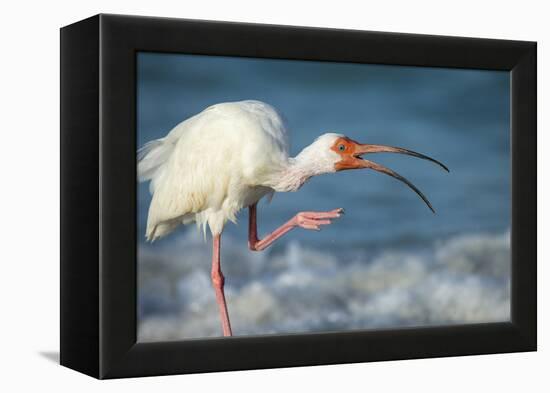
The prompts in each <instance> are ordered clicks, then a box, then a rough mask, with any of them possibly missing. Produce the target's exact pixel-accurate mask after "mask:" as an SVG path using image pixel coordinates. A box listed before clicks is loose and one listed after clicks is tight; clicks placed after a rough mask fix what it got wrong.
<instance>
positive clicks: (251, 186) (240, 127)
mask: <svg viewBox="0 0 550 393" xmlns="http://www.w3.org/2000/svg"><path fill="white" fill-rule="evenodd" d="M287 137H288V132H287V129H286V128H285V125H284V122H283V120H282V118H281V116H280V115H279V114H278V113H277V111H276V110H275V109H274V108H273V107H272V106H270V105H268V104H266V103H263V102H260V101H252V100H247V101H240V102H228V103H221V104H217V105H213V106H210V107H208V108H206V109H205V110H204V111H202V112H201V113H199V114H197V115H195V116H193V117H191V118H189V119H187V120H185V121H183V122H181V123H180V124H178V125H177V126H176V127H175V128H174V129H172V130H171V131H170V132H169V133H168V134H167V135H166V136H165V137H164V138H161V139H157V140H153V141H151V142H149V143H147V144H146V145H144V146H143V147H142V148H141V149H140V150H139V151H138V177H139V180H140V181H146V180H150V181H151V184H150V191H151V193H152V200H151V205H150V207H149V214H148V218H147V230H146V237H147V239H148V240H150V241H154V240H155V239H158V238H160V237H162V236H166V235H168V234H169V233H170V232H172V231H173V230H174V229H175V228H176V227H178V226H179V225H180V224H189V223H192V222H195V223H196V224H197V225H198V226H199V227H201V228H202V230H203V231H206V226H207V225H208V227H209V228H210V232H211V233H212V237H213V255H212V273H211V278H212V285H213V286H214V290H215V293H216V301H217V304H218V307H219V312H220V317H221V324H222V330H223V335H224V336H231V334H232V333H231V324H230V321H229V314H228V312H227V305H226V301H225V295H224V276H223V274H222V270H221V265H220V241H221V234H222V230H223V228H224V225H225V224H226V222H227V221H228V220H229V221H232V222H235V221H236V215H237V213H238V212H239V210H241V209H243V208H246V207H248V209H249V237H248V246H249V248H250V249H251V250H252V251H261V250H264V249H266V248H267V247H269V246H270V245H271V244H273V242H274V241H276V240H277V239H279V238H280V237H281V236H283V235H285V234H286V233H288V232H289V231H291V230H292V229H294V228H297V227H300V228H304V229H309V230H319V229H320V228H321V226H322V225H328V224H330V223H331V220H333V219H336V218H338V217H340V215H341V214H343V212H344V211H343V209H334V210H331V211H327V212H313V211H306V212H300V213H298V214H296V215H295V216H294V217H292V218H291V219H290V220H289V221H287V222H286V223H285V224H283V225H282V226H281V227H279V228H277V229H275V230H274V231H273V232H271V233H270V234H268V235H267V236H265V237H264V238H263V239H259V238H258V233H257V229H256V221H257V212H256V205H257V203H258V201H259V200H260V199H261V198H262V197H264V196H267V195H270V196H272V195H273V193H274V192H288V191H296V190H298V189H299V188H300V187H301V186H302V185H303V184H304V183H305V182H306V181H308V179H310V178H311V177H312V176H316V175H321V174H324V173H333V172H338V171H342V170H347V169H360V168H366V169H374V170H375V171H378V172H382V173H385V174H387V175H390V176H393V177H394V178H396V179H398V180H400V181H402V182H404V183H405V184H407V185H408V186H409V187H410V188H412V189H413V190H414V191H415V192H416V193H417V194H418V195H419V196H420V198H422V199H423V200H424V202H425V203H426V204H427V205H428V207H429V208H430V209H431V210H432V211H433V208H432V206H431V204H430V202H429V201H428V199H427V198H426V197H425V196H424V194H422V193H421V192H420V191H419V190H418V189H417V188H416V187H415V186H414V185H413V184H412V183H410V182H409V181H408V180H407V179H405V178H404V177H402V176H401V175H399V174H397V173H395V172H394V171H392V170H391V169H388V168H386V167H384V166H382V165H380V164H376V163H374V162H372V161H368V160H365V159H363V158H361V156H362V155H365V154H368V153H380V152H390V153H401V154H408V155H411V156H414V157H418V158H422V159H425V160H429V161H432V162H434V163H436V164H438V165H439V166H441V167H442V168H443V169H445V170H447V171H448V169H447V168H446V167H445V166H444V165H443V164H442V163H440V162H439V161H436V160H434V159H433V158H430V157H427V156H425V155H422V154H419V153H416V152H414V151H411V150H406V149H402V148H398V147H390V146H383V145H370V144H360V143H358V142H355V141H354V140H352V139H350V138H348V137H346V136H344V135H341V134H335V133H328V134H323V135H321V136H320V137H318V138H317V139H316V140H315V141H314V142H313V143H312V144H311V145H309V146H307V147H306V148H305V149H303V150H302V151H301V152H300V153H299V154H298V155H297V156H296V157H290V156H289V146H288V138H287Z"/></svg>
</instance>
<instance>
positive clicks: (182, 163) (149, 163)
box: [138, 100, 289, 240]
mask: <svg viewBox="0 0 550 393" xmlns="http://www.w3.org/2000/svg"><path fill="white" fill-rule="evenodd" d="M288 151H289V146H288V135H287V129H286V127H285V125H284V121H283V119H282V117H281V116H280V115H279V114H278V113H277V111H276V110H275V109H274V108H273V107H271V106H270V105H268V104H265V103H263V102H260V101H252V100H248V101H240V102H232V103H222V104H217V105H213V106H211V107H208V108H207V109H205V110H204V111H202V112H201V113H199V114H197V115H195V116H193V117H191V118H189V119H187V120H185V121H183V122H181V123H180V124H178V125H177V126H176V127H175V128H174V129H172V131H170V133H168V135H166V136H165V137H164V138H162V139H158V140H154V141H152V142H149V143H147V144H146V145H145V146H144V147H143V148H142V149H140V151H139V152H138V177H139V180H141V181H145V180H151V184H150V191H151V193H152V195H153V197H152V201H151V205H150V208H149V215H148V219H147V231H146V236H147V239H149V240H154V239H157V238H159V237H161V236H164V235H166V234H168V233H170V232H171V231H172V230H174V229H175V228H176V227H177V226H178V225H180V224H187V223H191V222H196V223H197V224H198V225H199V226H201V227H202V228H203V230H205V227H206V225H207V224H208V226H209V227H210V230H211V232H212V234H214V235H215V234H219V233H221V231H222V229H223V226H224V224H225V223H226V222H227V220H231V221H235V216H236V214H237V212H238V211H239V210H240V209H242V208H243V207H247V206H249V205H252V204H254V203H255V202H257V201H258V200H259V199H261V198H262V197H263V196H265V195H267V194H270V193H273V191H274V189H273V188H271V187H270V185H272V184H273V182H274V174H275V173H277V172H279V171H284V169H285V165H286V164H287V163H288V159H289V158H288Z"/></svg>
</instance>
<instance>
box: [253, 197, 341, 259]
mask: <svg viewBox="0 0 550 393" xmlns="http://www.w3.org/2000/svg"><path fill="white" fill-rule="evenodd" d="M342 214H344V209H334V210H331V211H328V212H300V213H298V214H296V215H295V216H294V217H292V218H291V219H290V220H288V221H287V222H286V223H284V224H283V225H281V226H280V227H279V228H277V229H275V230H274V231H273V232H271V233H270V234H269V235H267V236H266V237H264V238H263V239H262V240H259V239H258V231H257V223H256V204H254V205H250V206H249V220H248V247H249V248H250V249H251V250H253V251H262V250H265V249H266V248H267V247H269V246H270V245H271V244H273V243H274V242H275V240H277V239H278V238H280V237H281V236H283V235H284V234H286V233H287V232H289V231H291V230H293V229H294V228H296V227H301V228H304V229H311V230H315V231H319V230H320V229H321V225H328V224H330V223H331V222H332V221H331V219H333V218H338V217H340V216H341V215H342Z"/></svg>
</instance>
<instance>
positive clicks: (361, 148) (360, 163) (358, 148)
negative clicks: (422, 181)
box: [353, 143, 449, 213]
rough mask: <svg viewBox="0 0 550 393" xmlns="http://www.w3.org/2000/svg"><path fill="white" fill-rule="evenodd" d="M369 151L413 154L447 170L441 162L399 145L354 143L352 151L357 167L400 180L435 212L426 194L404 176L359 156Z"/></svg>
mask: <svg viewBox="0 0 550 393" xmlns="http://www.w3.org/2000/svg"><path fill="white" fill-rule="evenodd" d="M369 153H398V154H406V155H408V156H413V157H416V158H421V159H423V160H427V161H431V162H433V163H434V164H437V165H439V166H440V167H441V168H443V169H444V170H446V171H447V172H449V169H448V168H447V167H446V166H445V165H443V164H442V163H441V162H439V161H437V160H435V159H433V158H431V157H428V156H425V155H424V154H420V153H417V152H415V151H412V150H407V149H403V148H400V147H393V146H384V145H369V144H359V143H356V145H355V151H354V153H353V156H354V158H355V159H356V160H357V161H356V165H357V167H358V168H369V169H374V170H375V171H377V172H381V173H385V174H386V175H389V176H391V177H394V178H396V179H397V180H399V181H402V182H403V183H405V184H406V185H407V186H409V187H410V188H411V189H412V190H413V191H414V192H415V193H416V194H417V195H418V196H419V197H420V198H422V200H423V201H424V203H425V204H426V205H427V206H428V207H429V208H430V210H431V211H432V212H433V213H435V210H434V208H433V207H432V204H431V203H430V201H429V200H428V198H426V196H425V195H424V194H423V193H422V192H421V191H420V190H419V189H418V188H416V186H415V185H414V184H412V183H411V182H410V181H409V180H407V179H406V178H404V177H403V176H401V175H400V174H399V173H397V172H395V171H392V170H391V169H389V168H386V167H385V166H383V165H380V164H377V163H375V162H372V161H369V160H365V159H363V158H361V157H360V156H362V155H364V154H369Z"/></svg>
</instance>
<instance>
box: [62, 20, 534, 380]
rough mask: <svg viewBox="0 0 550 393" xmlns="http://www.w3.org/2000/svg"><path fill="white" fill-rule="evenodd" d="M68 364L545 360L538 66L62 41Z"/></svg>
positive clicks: (315, 46)
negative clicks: (538, 356) (497, 356)
mask: <svg viewBox="0 0 550 393" xmlns="http://www.w3.org/2000/svg"><path fill="white" fill-rule="evenodd" d="M61 198H62V199H61V364H63V365H65V366H67V367H70V368H73V369H75V370H78V371H81V372H83V373H86V374H88V375H91V376H94V377H97V378H119V377H129V376H144V375H162V374H177V373H193V372H207V371H223V370H240V369H253V368H268V367H286V366H300V365H318V364H336V363H349V362H366V361H376V360H391V359H412V358H420V357H441V356H456V355H469V354H488V353H502V352H517V351H533V350H536V44H535V43H533V42H520V41H505V40H488V39H475V38H459V37H439V36H423V35H410V34H395V33H377V32H363V31H349V30H331V29H313V28H301V27H283V26H267V25H254V24H240V23H224V22H207V21H193V20H178V19H168V18H146V17H131V16H120V15H97V16H94V17H92V18H89V19H86V20H84V21H81V22H77V23H75V24H72V25H69V26H66V27H64V28H62V29H61Z"/></svg>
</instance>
